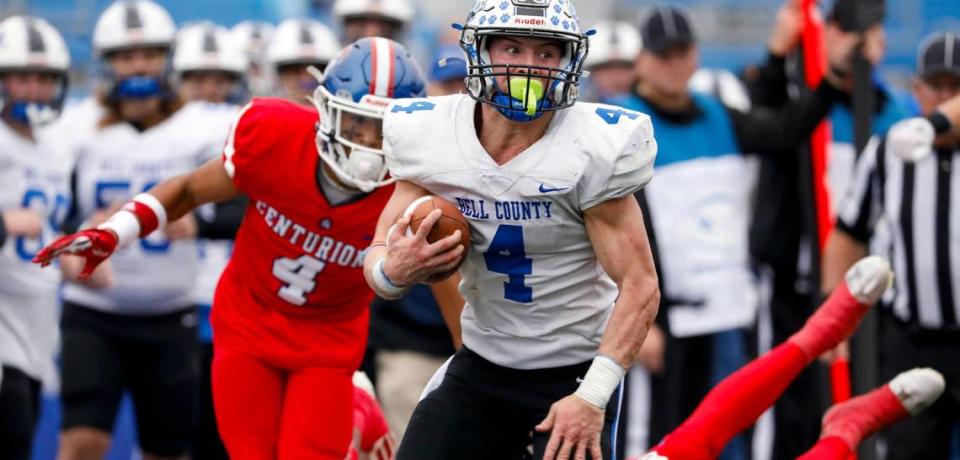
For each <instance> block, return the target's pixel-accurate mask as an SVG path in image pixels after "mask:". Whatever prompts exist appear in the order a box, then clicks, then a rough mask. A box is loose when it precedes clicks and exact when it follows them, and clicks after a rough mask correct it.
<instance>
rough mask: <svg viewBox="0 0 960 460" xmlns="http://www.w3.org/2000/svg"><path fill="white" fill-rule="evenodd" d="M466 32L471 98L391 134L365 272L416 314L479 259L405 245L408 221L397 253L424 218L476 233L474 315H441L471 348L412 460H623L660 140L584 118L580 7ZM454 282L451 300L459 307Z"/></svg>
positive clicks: (654, 296) (493, 8)
mask: <svg viewBox="0 0 960 460" xmlns="http://www.w3.org/2000/svg"><path fill="white" fill-rule="evenodd" d="M460 27H461V31H462V32H461V46H462V47H463V48H464V50H465V52H466V54H467V58H468V62H469V66H468V76H467V91H468V93H469V95H454V96H444V97H435V98H427V99H413V100H406V101H398V102H394V103H393V104H391V106H390V107H389V108H388V110H387V115H386V116H385V118H384V124H383V135H384V141H383V142H384V151H385V153H386V155H387V164H388V167H389V169H390V174H391V175H392V176H393V177H394V178H396V184H397V185H396V189H395V192H394V195H393V197H392V198H391V200H390V202H389V203H388V204H387V206H386V207H385V209H384V211H383V213H382V214H381V220H380V223H379V225H378V227H377V233H376V235H375V236H374V241H375V243H374V244H373V245H371V248H370V250H369V252H368V253H367V256H366V259H365V269H366V273H367V279H368V282H369V283H370V285H371V287H373V288H374V289H375V290H376V291H377V292H378V293H379V294H380V295H381V296H383V297H386V298H395V297H398V296H401V295H403V293H404V292H405V291H406V290H407V289H408V288H409V287H410V286H412V285H413V284H415V283H418V282H422V281H425V280H427V279H428V278H429V277H430V276H432V275H434V274H438V273H442V272H446V271H448V270H450V269H451V268H452V267H455V266H456V265H455V264H456V263H457V262H458V259H459V258H460V256H461V255H462V254H463V253H464V251H465V248H463V247H462V246H460V245H458V241H459V240H456V239H454V240H452V241H451V240H450V239H449V238H448V239H444V240H441V241H438V242H436V243H432V244H431V243H428V242H427V241H426V237H425V235H426V233H427V231H426V230H424V226H423V225H421V227H420V230H419V231H418V232H417V233H416V234H413V235H411V234H408V232H407V227H408V226H409V225H410V221H409V217H401V218H400V219H399V220H397V221H396V223H395V228H394V231H392V232H389V235H388V229H389V228H390V227H391V225H394V219H395V218H396V216H398V215H403V213H402V211H403V210H404V209H405V208H407V207H408V205H409V204H410V203H411V202H413V201H414V200H416V199H418V198H420V197H422V196H425V195H431V194H432V195H437V196H440V197H442V198H444V199H447V200H449V201H452V202H455V203H456V204H457V205H458V206H459V208H460V211H461V212H462V213H463V215H464V216H465V217H466V218H467V220H468V222H469V224H470V231H471V244H470V248H469V252H467V254H466V261H465V263H464V264H463V266H462V267H461V269H460V275H461V277H462V281H461V282H460V285H459V288H460V294H462V296H463V298H464V299H465V303H466V304H465V305H464V303H463V302H460V301H449V302H448V301H441V308H442V310H443V312H444V315H445V316H446V317H448V318H449V317H451V316H452V317H455V316H456V315H459V316H460V324H461V326H462V330H463V332H462V340H463V347H462V348H461V349H460V350H459V351H458V352H457V354H456V355H454V357H453V359H452V360H451V361H450V363H449V366H448V368H447V372H446V377H445V378H444V380H443V382H442V383H441V384H440V386H439V387H438V388H437V389H436V390H434V391H433V392H431V393H430V394H428V395H427V396H426V398H424V399H423V400H422V401H421V402H420V404H419V405H418V406H417V408H416V410H415V411H414V414H413V417H412V418H411V421H410V425H409V426H408V427H407V431H406V433H405V435H404V437H403V440H402V441H401V444H400V449H399V452H398V455H397V458H398V459H400V460H410V459H417V460H432V459H448V458H457V459H489V458H520V457H521V456H522V455H523V454H524V452H525V451H526V447H527V446H528V445H529V444H531V443H532V444H533V448H534V457H535V458H549V459H553V458H555V456H556V458H562V459H567V458H574V457H575V458H578V459H579V458H585V457H586V458H594V459H600V458H611V457H610V453H611V451H612V449H611V445H610V444H611V442H610V441H611V429H612V426H613V422H614V420H615V418H616V416H617V412H618V396H617V394H618V392H617V389H618V386H619V384H620V381H621V379H622V377H623V375H624V373H625V369H627V368H629V367H630V366H631V365H632V364H633V361H634V359H635V357H636V355H637V352H638V351H639V349H640V345H641V344H642V343H643V340H644V338H645V336H646V332H647V328H648V327H649V325H650V324H651V322H652V321H653V318H654V317H655V315H656V311H657V305H658V297H659V290H658V287H657V277H656V273H655V270H654V266H653V260H652V256H651V252H650V247H649V244H648V241H647V238H646V233H645V230H644V225H643V216H642V215H641V212H640V208H639V206H638V205H637V202H636V200H635V199H634V197H633V193H634V192H636V191H638V190H639V189H641V188H642V187H643V186H644V185H645V184H646V183H647V182H648V181H649V180H650V179H651V177H652V175H653V162H654V158H655V156H656V152H657V144H656V141H655V140H654V138H653V127H652V126H651V123H650V119H649V117H648V116H646V115H644V114H641V113H637V112H630V111H626V110H623V109H621V108H619V107H614V106H607V105H599V104H589V103H582V102H581V103H577V97H578V95H579V85H580V77H581V76H582V66H583V63H584V59H585V58H586V54H587V47H588V38H587V36H586V34H585V33H584V32H583V31H582V29H581V25H580V21H579V19H578V17H577V14H576V11H575V10H574V8H573V5H572V4H571V2H570V1H569V0H477V1H476V2H475V3H474V5H473V8H471V10H470V12H469V15H468V17H467V21H466V24H464V25H463V26H460ZM438 151H442V152H443V155H438V154H437V153H436V152H438ZM437 212H438V211H435V213H437ZM431 218H434V219H435V218H436V216H435V215H431V216H430V217H428V219H431ZM426 222H431V221H429V220H428V221H426ZM453 236H454V237H458V235H456V234H455V235H453ZM376 242H381V244H377V243H376ZM451 279H452V278H448V279H447V280H446V281H443V282H440V283H437V284H434V286H433V287H434V290H435V292H436V293H437V294H438V295H437V298H438V299H450V298H455V294H454V295H453V296H451V295H449V294H450V291H451V290H453V291H455V290H456V289H457V286H456V285H453V283H452V282H451ZM448 322H449V321H448ZM531 433H533V435H532V439H531Z"/></svg>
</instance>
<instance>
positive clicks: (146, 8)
mask: <svg viewBox="0 0 960 460" xmlns="http://www.w3.org/2000/svg"><path fill="white" fill-rule="evenodd" d="M175 33H176V28H175V26H174V23H173V20H172V19H171V18H170V15H169V14H168V13H167V11H166V10H165V9H164V8H163V7H161V6H160V5H159V4H157V3H154V2H152V1H149V0H131V1H120V2H116V3H113V4H111V5H110V6H109V7H107V9H106V10H104V11H103V13H102V14H101V15H100V17H99V19H98V20H97V23H96V26H95V28H94V33H93V48H94V52H95V55H96V58H97V60H98V61H99V65H100V67H101V77H100V78H101V81H100V85H99V87H98V91H97V93H96V95H95V96H94V97H92V98H90V99H87V100H85V101H82V102H80V103H78V104H77V105H76V106H73V107H70V108H68V109H67V111H65V113H64V116H63V117H62V118H61V120H60V122H58V127H59V128H60V132H61V133H62V135H63V136H65V137H67V138H69V141H70V143H71V148H72V151H73V152H74V153H75V155H76V166H75V169H74V176H75V181H74V184H75V189H74V192H73V196H74V203H75V206H74V213H73V214H75V215H76V216H77V217H78V219H77V221H82V222H83V223H82V224H81V226H83V227H87V226H96V225H98V224H99V223H101V222H102V221H103V220H105V219H106V217H108V216H109V215H110V214H112V211H111V210H112V209H116V208H118V207H119V206H120V204H122V203H123V202H125V201H127V200H128V199H129V198H130V197H132V196H134V195H136V194H138V193H140V192H142V191H143V190H146V189H148V188H150V187H152V186H153V184H156V183H158V182H160V181H162V180H164V179H166V178H168V177H170V176H172V175H176V174H180V173H184V172H186V171H189V170H192V169H193V168H195V167H196V166H198V165H200V164H202V163H204V162H206V161H207V160H208V159H210V158H213V157H216V155H217V154H218V153H219V151H220V149H221V148H222V146H223V143H224V142H225V139H226V136H227V132H228V129H229V126H230V121H231V119H232V117H233V115H234V110H233V109H230V108H228V107H222V106H219V105H213V104H208V103H201V102H195V103H187V104H185V103H184V102H182V101H181V100H180V99H179V97H177V95H176V94H175V92H174V89H173V88H172V86H171V82H172V80H173V75H172V57H171V51H172V46H173V43H174V37H175ZM196 234H197V224H196V221H195V220H194V218H193V217H192V216H187V217H185V218H184V219H180V220H177V221H175V222H171V223H170V224H169V225H166V226H165V227H162V228H161V230H160V231H158V232H155V233H154V234H153V235H151V237H150V238H148V239H146V240H144V242H143V243H142V244H137V245H132V246H131V247H130V248H128V249H127V250H125V251H122V252H120V253H119V254H117V257H116V258H115V259H113V260H111V264H110V265H109V266H101V267H100V269H99V270H98V272H97V274H95V275H94V276H93V277H91V278H86V279H83V280H80V279H78V278H77V277H78V275H79V274H80V272H81V270H82V267H83V260H82V259H69V258H68V259H64V260H63V261H62V263H61V266H62V267H63V269H64V275H65V276H66V277H67V278H68V279H70V280H71V281H70V282H68V283H67V284H66V286H65V287H64V289H63V299H64V306H63V320H62V333H63V354H62V361H63V371H62V379H63V385H62V389H61V400H62V403H63V406H62V407H63V419H62V432H61V442H60V455H61V458H67V459H73V458H102V457H103V456H104V455H105V454H106V452H107V450H108V449H109V446H110V441H111V431H112V429H113V425H114V419H115V416H116V412H117V407H118V405H119V403H120V400H121V397H122V395H123V393H124V392H130V394H131V395H132V397H133V402H134V407H135V413H136V419H137V420H136V422H137V429H138V432H137V435H138V436H137V438H138V441H139V444H140V447H141V449H142V451H143V455H144V458H145V459H157V458H182V457H183V456H184V455H186V454H187V450H188V447H189V445H190V441H191V439H192V436H193V426H194V423H195V418H196V399H195V394H196V391H197V385H198V378H199V376H198V373H199V366H198V359H199V346H198V332H197V314H196V303H195V299H194V298H193V295H194V292H193V289H194V283H195V282H196V279H197V272H198V260H197V247H196V245H195V240H194V237H195V236H196ZM91 280H93V281H91Z"/></svg>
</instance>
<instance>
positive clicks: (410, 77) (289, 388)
mask: <svg viewBox="0 0 960 460" xmlns="http://www.w3.org/2000/svg"><path fill="white" fill-rule="evenodd" d="M318 79H319V80H320V86H319V87H318V88H317V90H316V92H315V93H314V99H313V102H314V105H315V106H316V108H317V110H313V109H310V108H304V107H301V106H298V105H296V104H293V103H289V102H284V101H280V100H275V99H255V100H254V101H253V102H251V103H250V104H248V105H247V106H246V107H244V109H243V110H242V111H241V112H240V114H239V115H238V118H237V121H236V122H235V124H234V126H233V129H232V131H231V133H230V136H229V138H228V139H227V142H226V147H225V148H224V153H223V157H222V158H221V159H218V160H214V161H211V162H209V163H207V164H205V165H204V166H202V167H200V168H198V169H197V170H195V171H193V172H191V173H190V174H186V175H183V176H178V177H175V178H172V179H170V180H167V181H164V182H162V183H160V184H159V185H157V186H156V187H155V188H153V189H151V190H150V191H149V192H147V193H144V194H141V195H138V196H137V197H135V198H134V200H133V201H132V202H130V203H128V204H127V206H125V207H124V209H123V210H122V211H120V212H118V213H117V214H115V215H114V216H113V217H111V219H110V220H109V221H107V222H106V223H104V224H103V225H101V226H99V227H97V228H96V229H90V230H85V231H82V232H79V233H76V234H74V235H70V236H67V237H64V238H61V239H60V240H58V241H56V242H54V243H53V244H51V245H50V246H48V247H47V248H45V249H44V250H43V251H41V252H40V253H39V255H38V256H37V258H36V261H37V262H38V263H41V264H49V263H50V262H51V261H52V260H53V259H54V258H55V257H57V256H59V255H61V254H76V255H80V256H83V257H85V259H86V266H85V268H84V272H83V273H84V274H85V275H88V274H89V273H91V272H92V271H93V268H94V267H96V265H97V264H98V263H100V262H102V261H103V260H104V259H106V258H107V257H109V256H110V254H112V253H113V251H114V249H115V248H117V247H120V246H123V245H125V244H129V243H130V242H132V241H134V240H135V239H136V238H138V237H145V236H147V235H149V234H150V233H152V232H153V231H155V230H156V229H157V228H163V226H164V224H165V223H166V221H167V220H168V219H169V220H174V219H177V218H179V217H180V216H182V215H184V214H186V213H187V212H190V211H191V210H193V209H194V208H196V207H197V206H199V205H201V204H204V203H208V202H213V201H223V200H227V199H230V198H233V197H234V196H236V195H237V194H238V193H244V194H246V195H247V196H248V197H249V199H250V204H249V205H248V207H247V210H246V215H245V217H244V220H243V224H242V225H241V227H240V230H239V232H238V234H237V239H236V245H235V249H234V254H233V257H232V259H231V261H230V263H229V265H228V266H227V268H226V270H225V271H224V274H223V276H222V277H221V279H220V283H219V284H218V286H217V292H216V295H215V297H214V304H215V308H214V309H213V316H212V320H211V322H212V325H213V329H214V348H215V356H214V362H213V394H214V405H215V409H216V414H217V422H218V426H219V429H220V432H221V435H222V436H223V440H224V443H225V445H226V447H227V450H228V451H229V453H230V456H231V458H235V459H241V460H242V459H263V458H279V459H284V458H291V459H300V458H311V459H331V460H342V459H343V458H345V457H346V455H347V449H348V447H349V446H350V439H351V426H352V424H351V419H352V418H353V404H352V403H353V389H352V387H353V385H352V383H351V376H352V374H353V371H354V369H356V368H357V367H358V366H359V364H360V360H361V358H362V355H363V351H364V347H365V344H366V334H367V319H368V311H367V307H368V305H369V304H370V300H371V297H372V295H373V294H372V293H371V292H370V290H369V288H368V287H367V286H366V282H365V281H364V278H363V256H364V253H365V251H366V248H367V247H369V246H370V244H371V242H372V238H373V233H374V226H375V225H376V221H377V218H378V216H379V214H380V212H381V210H382V208H383V206H384V204H385V203H386V201H387V199H388V198H389V197H390V195H391V193H392V188H393V187H392V186H389V184H391V183H392V179H390V178H389V177H387V171H386V166H385V162H384V158H383V151H382V134H381V128H382V117H383V111H384V109H385V108H386V106H387V105H388V104H389V102H390V101H391V100H393V99H394V98H405V97H421V96H423V95H424V88H425V84H424V81H423V78H422V76H421V72H420V70H419V68H418V67H417V66H416V64H415V63H414V61H413V59H412V58H411V57H410V55H409V54H408V53H407V51H406V50H405V49H404V48H403V47H402V46H401V45H400V44H398V43H396V42H393V41H390V40H387V39H383V38H368V39H362V40H359V41H357V42H356V43H353V44H351V45H349V46H348V47H347V48H345V49H343V50H342V51H341V52H340V53H339V55H338V56H337V59H336V60H335V61H334V62H333V63H331V64H330V66H328V67H327V69H326V72H325V73H324V74H323V75H322V76H319V77H318ZM318 111H319V114H318ZM318 153H319V155H318ZM435 220H436V219H435V218H433V219H431V220H428V221H427V222H425V224H427V225H428V228H429V226H432V224H433V222H435Z"/></svg>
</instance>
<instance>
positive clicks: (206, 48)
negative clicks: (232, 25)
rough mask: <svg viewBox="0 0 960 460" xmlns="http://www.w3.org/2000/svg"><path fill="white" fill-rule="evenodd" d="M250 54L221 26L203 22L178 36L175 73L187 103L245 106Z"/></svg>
mask: <svg viewBox="0 0 960 460" xmlns="http://www.w3.org/2000/svg"><path fill="white" fill-rule="evenodd" d="M247 68H248V61H247V54H246V52H245V51H244V49H243V48H241V47H240V46H239V44H238V43H236V42H233V41H231V40H230V32H229V31H228V30H227V29H226V28H225V27H222V26H218V25H216V24H213V23H210V22H203V23H197V24H191V25H189V26H185V27H183V28H182V29H180V31H179V32H177V40H176V46H175V47H174V53H173V72H174V75H175V76H176V81H177V90H178V92H179V93H180V97H181V98H182V99H183V100H185V101H206V102H213V103H224V102H229V103H233V104H239V103H242V102H245V100H244V99H245V98H246V85H245V78H244V75H245V74H246V71H247Z"/></svg>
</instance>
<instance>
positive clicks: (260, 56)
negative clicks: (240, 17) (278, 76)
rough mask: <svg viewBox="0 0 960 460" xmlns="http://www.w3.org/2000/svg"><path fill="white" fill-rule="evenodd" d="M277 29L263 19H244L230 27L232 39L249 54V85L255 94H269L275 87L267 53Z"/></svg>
mask: <svg viewBox="0 0 960 460" xmlns="http://www.w3.org/2000/svg"><path fill="white" fill-rule="evenodd" d="M275 30H276V27H274V26H273V24H270V23H269V22H262V21H243V22H241V23H239V24H237V25H235V26H233V28H232V29H230V41H231V42H233V43H235V44H236V45H237V46H238V47H240V49H241V50H243V51H244V53H246V55H247V85H248V86H249V88H250V91H251V92H253V94H254V95H263V94H269V93H270V92H271V90H272V87H273V81H272V79H271V76H272V75H271V72H268V71H266V68H267V64H266V62H265V54H266V50H267V45H268V44H269V43H270V38H271V37H273V33H274V31H275Z"/></svg>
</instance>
